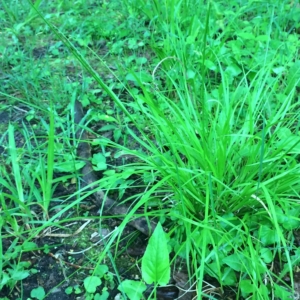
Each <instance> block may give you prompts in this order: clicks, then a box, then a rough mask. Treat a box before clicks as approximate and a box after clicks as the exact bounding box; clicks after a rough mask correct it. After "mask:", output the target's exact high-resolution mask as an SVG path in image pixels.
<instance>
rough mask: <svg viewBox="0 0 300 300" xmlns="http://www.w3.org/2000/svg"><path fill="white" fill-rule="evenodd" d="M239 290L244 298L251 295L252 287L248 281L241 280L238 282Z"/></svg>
mask: <svg viewBox="0 0 300 300" xmlns="http://www.w3.org/2000/svg"><path fill="white" fill-rule="evenodd" d="M239 286H240V289H241V292H242V296H243V297H244V298H246V297H247V296H248V295H249V294H251V293H253V291H254V287H253V284H252V283H251V281H250V280H241V281H240V285H239Z"/></svg>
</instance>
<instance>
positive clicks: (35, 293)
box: [30, 286, 46, 299]
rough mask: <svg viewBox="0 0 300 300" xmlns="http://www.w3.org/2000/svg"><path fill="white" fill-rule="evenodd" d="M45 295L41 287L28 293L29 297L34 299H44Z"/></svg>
mask: <svg viewBox="0 0 300 300" xmlns="http://www.w3.org/2000/svg"><path fill="white" fill-rule="evenodd" d="M45 295H46V293H45V290H44V288H43V287H41V286H39V287H37V288H36V289H33V290H32V291H31V293H30V297H32V298H36V299H44V297H45Z"/></svg>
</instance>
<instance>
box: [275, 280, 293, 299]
mask: <svg viewBox="0 0 300 300" xmlns="http://www.w3.org/2000/svg"><path fill="white" fill-rule="evenodd" d="M274 287H275V293H274V294H275V297H277V298H278V299H281V300H288V299H292V293H291V292H288V291H287V290H286V289H285V288H284V287H282V286H280V285H278V284H276V283H274Z"/></svg>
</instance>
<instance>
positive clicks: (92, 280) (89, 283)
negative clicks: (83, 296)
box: [83, 276, 101, 294]
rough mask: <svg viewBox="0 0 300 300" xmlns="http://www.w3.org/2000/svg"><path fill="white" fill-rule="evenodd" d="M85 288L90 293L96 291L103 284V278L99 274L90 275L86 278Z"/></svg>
mask: <svg viewBox="0 0 300 300" xmlns="http://www.w3.org/2000/svg"><path fill="white" fill-rule="evenodd" d="M83 284H84V288H85V290H86V291H87V292H88V293H91V294H93V293H95V292H96V289H97V287H98V286H99V285H101V279H100V278H99V277H97V276H88V277H87V278H85V280H84V282H83Z"/></svg>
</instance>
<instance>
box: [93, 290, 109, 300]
mask: <svg viewBox="0 0 300 300" xmlns="http://www.w3.org/2000/svg"><path fill="white" fill-rule="evenodd" d="M108 297H109V292H108V291H104V292H102V294H101V295H100V294H98V293H97V294H96V295H95V296H94V300H107V299H108Z"/></svg>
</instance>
